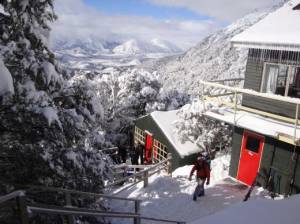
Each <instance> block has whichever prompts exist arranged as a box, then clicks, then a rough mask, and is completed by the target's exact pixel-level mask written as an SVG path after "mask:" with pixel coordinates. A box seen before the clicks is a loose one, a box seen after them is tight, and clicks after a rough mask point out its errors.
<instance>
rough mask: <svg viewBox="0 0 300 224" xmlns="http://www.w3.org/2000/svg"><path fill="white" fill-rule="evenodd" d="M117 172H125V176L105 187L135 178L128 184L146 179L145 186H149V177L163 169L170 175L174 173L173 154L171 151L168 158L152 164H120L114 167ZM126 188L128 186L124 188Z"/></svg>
mask: <svg viewBox="0 0 300 224" xmlns="http://www.w3.org/2000/svg"><path fill="white" fill-rule="evenodd" d="M112 169H113V170H115V172H116V173H119V174H123V177H121V178H117V179H116V180H114V181H113V182H112V183H109V184H107V185H105V188H108V187H111V186H114V185H117V184H120V183H123V182H125V181H128V180H129V179H133V184H132V185H128V186H127V188H128V187H131V186H133V185H135V184H137V183H139V182H141V181H144V187H147V186H148V182H149V181H148V180H149V177H151V176H153V175H154V174H156V173H158V172H160V171H161V170H166V171H167V173H168V174H169V175H171V174H172V154H171V153H169V154H168V157H167V159H165V160H163V161H161V162H159V163H155V164H150V165H127V164H120V165H117V166H114V167H112ZM130 170H131V171H133V173H132V174H131V175H128V171H130ZM123 189H126V188H123Z"/></svg>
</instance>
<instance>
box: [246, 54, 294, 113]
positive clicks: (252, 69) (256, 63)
mask: <svg viewBox="0 0 300 224" xmlns="http://www.w3.org/2000/svg"><path fill="white" fill-rule="evenodd" d="M271 53H272V55H270V56H269V55H265V59H263V60H260V58H261V57H262V55H261V52H260V53H257V52H256V54H253V53H251V50H250V51H249V54H248V61H247V66H246V73H245V82H244V88H246V89H252V90H255V91H258V92H260V87H261V83H262V77H263V67H264V62H271V63H281V64H293V65H300V62H297V61H293V58H292V57H293V55H292V53H290V54H289V55H287V56H286V57H283V59H282V61H280V60H279V55H278V53H276V52H272V51H271ZM242 105H243V106H247V107H250V108H255V109H260V110H262V111H266V112H272V113H276V114H279V115H283V116H288V117H295V112H296V106H295V105H293V104H289V103H282V102H279V101H275V100H268V99H263V98H260V97H253V96H249V95H245V94H244V95H243V101H242ZM299 117H300V115H299Z"/></svg>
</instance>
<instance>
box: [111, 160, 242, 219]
mask: <svg viewBox="0 0 300 224" xmlns="http://www.w3.org/2000/svg"><path fill="white" fill-rule="evenodd" d="M214 163H215V164H212V167H213V170H212V178H211V185H209V186H207V188H206V195H205V196H204V197H201V198H198V200H197V201H196V202H195V201H193V200H192V194H193V191H194V189H195V186H196V183H195V180H192V181H189V180H188V175H189V172H190V170H191V166H185V167H182V168H179V169H177V170H176V171H175V172H174V173H173V177H170V176H167V175H166V174H164V173H162V174H160V175H155V176H153V177H151V178H150V180H149V186H148V187H147V188H143V183H139V184H138V185H136V186H134V187H132V188H131V189H128V190H126V191H124V192H121V193H120V194H119V196H122V197H132V198H138V199H140V200H142V203H141V214H142V216H146V217H154V218H161V219H170V220H178V221H185V222H187V223H189V222H192V221H195V220H197V219H199V218H202V217H205V216H208V215H211V214H214V213H216V212H218V211H220V210H223V209H224V208H226V207H228V206H230V205H233V204H236V203H239V202H242V200H243V198H244V195H245V194H246V192H247V187H245V186H243V185H240V184H238V183H236V182H233V181H232V180H231V179H229V178H225V179H224V175H226V173H227V170H228V169H227V168H228V167H227V165H228V164H226V163H228V158H220V159H218V160H217V161H215V162H214ZM224 166H225V167H224ZM132 208H133V206H132V204H131V205H130V204H129V202H127V203H125V204H124V203H120V204H114V208H113V209H114V210H115V211H128V212H132ZM113 223H124V224H125V223H132V220H122V221H121V220H117V222H113ZM145 223H151V222H150V221H147V222H145Z"/></svg>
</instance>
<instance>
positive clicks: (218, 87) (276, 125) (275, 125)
mask: <svg viewBox="0 0 300 224" xmlns="http://www.w3.org/2000/svg"><path fill="white" fill-rule="evenodd" d="M235 80H236V79H233V80H221V81H222V82H224V81H235ZM219 82H220V81H211V82H206V81H201V82H200V83H201V85H202V87H203V89H202V92H203V95H202V102H203V107H204V108H207V105H208V104H212V105H217V107H218V108H219V109H214V110H207V111H206V112H205V114H206V115H207V116H209V117H211V118H213V119H217V120H220V121H223V122H226V123H228V124H232V125H234V126H237V127H241V128H245V129H248V130H251V131H254V132H257V133H261V134H264V135H266V136H270V137H272V138H276V139H278V140H280V141H283V142H287V143H289V144H292V145H295V146H298V145H300V132H299V124H298V120H299V105H300V99H297V98H290V97H285V96H279V95H274V94H269V93H260V92H257V91H254V90H249V89H243V88H238V87H231V86H227V85H224V84H220V83H219ZM243 96H251V99H252V100H253V99H254V100H255V99H264V100H266V101H273V102H274V101H276V102H277V104H278V105H281V104H291V105H293V106H294V107H295V111H294V112H293V115H294V116H293V117H288V116H282V115H280V114H278V113H276V112H274V113H273V112H267V111H264V110H261V109H257V108H250V107H247V106H243V104H242V98H243Z"/></svg>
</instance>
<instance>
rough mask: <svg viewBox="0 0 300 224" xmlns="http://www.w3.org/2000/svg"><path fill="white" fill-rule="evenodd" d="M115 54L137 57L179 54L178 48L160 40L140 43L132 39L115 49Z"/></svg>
mask: <svg viewBox="0 0 300 224" xmlns="http://www.w3.org/2000/svg"><path fill="white" fill-rule="evenodd" d="M113 52H114V53H115V54H125V55H136V54H149V53H179V52H181V49H180V48H178V47H177V46H175V45H173V44H171V43H169V42H167V41H164V40H160V39H152V40H150V41H147V42H146V41H138V40H135V39H131V40H128V41H126V42H125V43H123V44H121V45H119V46H117V47H115V48H114V49H113Z"/></svg>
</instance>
